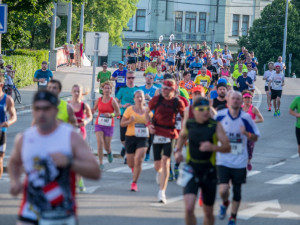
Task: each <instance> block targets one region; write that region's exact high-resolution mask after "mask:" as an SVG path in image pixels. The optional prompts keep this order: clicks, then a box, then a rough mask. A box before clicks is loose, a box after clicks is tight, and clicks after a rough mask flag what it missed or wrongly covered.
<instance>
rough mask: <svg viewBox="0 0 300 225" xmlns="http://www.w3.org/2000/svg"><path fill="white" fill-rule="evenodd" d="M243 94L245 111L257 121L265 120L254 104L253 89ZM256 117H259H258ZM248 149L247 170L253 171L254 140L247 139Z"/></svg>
mask: <svg viewBox="0 0 300 225" xmlns="http://www.w3.org/2000/svg"><path fill="white" fill-rule="evenodd" d="M242 95H243V103H244V104H243V105H242V109H243V111H244V112H246V113H248V114H249V115H250V116H251V118H252V120H253V121H254V122H255V123H262V122H264V118H263V116H262V114H261V113H260V111H259V109H258V108H256V107H255V106H253V105H252V98H253V93H252V92H251V91H247V90H245V91H243V93H242ZM256 117H257V118H258V119H256ZM247 150H248V164H247V170H249V171H251V170H252V164H251V159H252V156H253V150H254V142H253V141H251V140H248V141H247Z"/></svg>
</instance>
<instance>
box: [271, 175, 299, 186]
mask: <svg viewBox="0 0 300 225" xmlns="http://www.w3.org/2000/svg"><path fill="white" fill-rule="evenodd" d="M298 182H300V175H298V174H286V175H283V176H281V177H278V178H275V179H273V180H269V181H267V182H265V183H266V184H278V185H283V184H295V183H298Z"/></svg>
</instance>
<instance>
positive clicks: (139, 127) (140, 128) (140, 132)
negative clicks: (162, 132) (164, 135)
mask: <svg viewBox="0 0 300 225" xmlns="http://www.w3.org/2000/svg"><path fill="white" fill-rule="evenodd" d="M134 131H135V136H136V137H144V138H145V137H149V130H148V127H146V125H145V124H141V123H137V124H135V126H134Z"/></svg>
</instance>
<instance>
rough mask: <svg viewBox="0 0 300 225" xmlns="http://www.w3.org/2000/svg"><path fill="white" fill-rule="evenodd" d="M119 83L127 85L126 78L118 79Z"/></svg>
mask: <svg viewBox="0 0 300 225" xmlns="http://www.w3.org/2000/svg"><path fill="white" fill-rule="evenodd" d="M117 82H118V83H121V84H124V83H125V77H118V79H117Z"/></svg>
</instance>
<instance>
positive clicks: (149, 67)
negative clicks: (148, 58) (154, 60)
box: [145, 66, 157, 75]
mask: <svg viewBox="0 0 300 225" xmlns="http://www.w3.org/2000/svg"><path fill="white" fill-rule="evenodd" d="M147 73H153V74H154V75H156V74H157V69H156V67H155V68H153V67H152V66H148V67H147V69H146V70H145V74H146V75H147Z"/></svg>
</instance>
